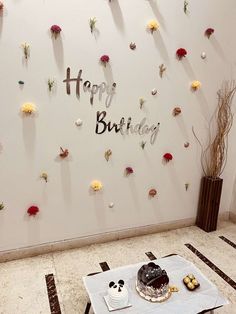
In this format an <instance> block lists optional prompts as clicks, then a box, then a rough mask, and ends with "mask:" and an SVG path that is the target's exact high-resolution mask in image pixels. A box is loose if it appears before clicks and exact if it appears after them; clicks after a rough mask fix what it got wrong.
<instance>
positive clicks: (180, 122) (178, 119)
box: [174, 115, 189, 141]
mask: <svg viewBox="0 0 236 314" xmlns="http://www.w3.org/2000/svg"><path fill="white" fill-rule="evenodd" d="M174 119H175V120H176V123H177V124H178V127H179V129H180V131H181V133H182V135H183V138H184V139H185V140H186V141H189V135H188V130H187V128H186V124H185V120H184V119H183V117H182V116H181V115H180V116H178V117H175V118H174Z"/></svg>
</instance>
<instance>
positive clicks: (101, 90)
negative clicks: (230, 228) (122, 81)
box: [63, 68, 116, 108]
mask: <svg viewBox="0 0 236 314" xmlns="http://www.w3.org/2000/svg"><path fill="white" fill-rule="evenodd" d="M71 82H76V96H77V97H78V99H79V98H80V91H81V83H82V82H83V79H82V70H79V73H78V75H77V77H76V78H71V76H70V68H67V71H66V79H65V80H63V83H66V93H67V95H70V94H71V88H70V84H71ZM115 90H116V83H113V84H112V86H109V85H108V84H106V83H105V82H102V83H101V84H99V85H97V84H92V83H91V82H90V81H88V80H87V81H84V83H83V91H84V92H85V93H87V92H88V93H89V95H90V97H89V99H90V104H91V105H93V101H94V96H95V95H96V94H97V93H98V98H99V100H101V99H102V96H103V94H105V95H106V99H105V106H106V107H107V108H108V107H110V105H111V102H112V99H113V97H114V95H115Z"/></svg>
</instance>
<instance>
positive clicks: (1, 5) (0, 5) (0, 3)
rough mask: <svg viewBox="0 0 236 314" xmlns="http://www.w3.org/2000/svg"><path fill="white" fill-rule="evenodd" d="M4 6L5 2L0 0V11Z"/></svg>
mask: <svg viewBox="0 0 236 314" xmlns="http://www.w3.org/2000/svg"><path fill="white" fill-rule="evenodd" d="M3 8H4V4H3V3H2V1H0V11H2V10H3Z"/></svg>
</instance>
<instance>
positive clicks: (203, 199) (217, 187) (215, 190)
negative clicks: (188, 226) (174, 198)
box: [196, 177, 223, 232]
mask: <svg viewBox="0 0 236 314" xmlns="http://www.w3.org/2000/svg"><path fill="white" fill-rule="evenodd" d="M222 184H223V179H221V178H211V177H203V178H202V180H201V188H200V194H199V201H198V212H197V220H196V225H197V226H198V227H199V228H201V229H203V230H204V231H206V232H211V231H215V230H216V228H217V221H218V214H219V208H220V198H221V191H222Z"/></svg>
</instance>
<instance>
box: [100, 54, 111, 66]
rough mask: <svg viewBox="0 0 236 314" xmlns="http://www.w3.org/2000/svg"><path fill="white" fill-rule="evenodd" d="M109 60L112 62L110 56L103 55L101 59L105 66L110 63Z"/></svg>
mask: <svg viewBox="0 0 236 314" xmlns="http://www.w3.org/2000/svg"><path fill="white" fill-rule="evenodd" d="M109 60H110V58H109V56H108V55H103V56H101V57H100V61H101V63H103V65H105V66H106V64H107V63H108V62H109Z"/></svg>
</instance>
